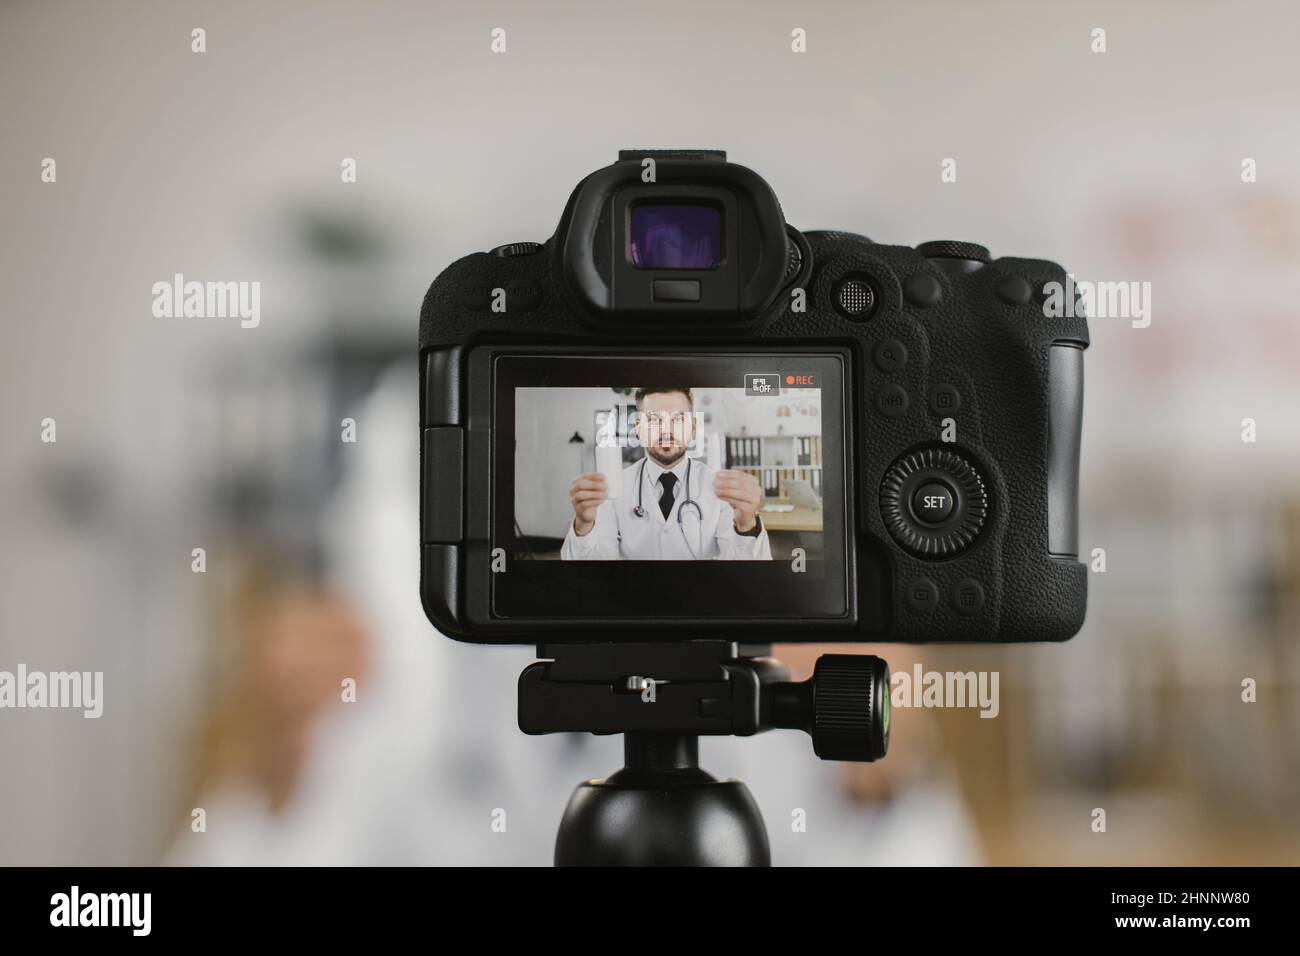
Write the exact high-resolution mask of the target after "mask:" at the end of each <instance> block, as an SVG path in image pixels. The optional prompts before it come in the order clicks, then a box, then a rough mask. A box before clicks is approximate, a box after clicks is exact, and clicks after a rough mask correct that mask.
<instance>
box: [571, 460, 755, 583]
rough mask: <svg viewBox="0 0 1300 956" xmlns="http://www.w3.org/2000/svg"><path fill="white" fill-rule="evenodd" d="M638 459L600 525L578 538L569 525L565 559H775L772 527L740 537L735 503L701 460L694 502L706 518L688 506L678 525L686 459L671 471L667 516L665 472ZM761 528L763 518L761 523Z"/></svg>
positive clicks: (599, 517) (695, 466)
mask: <svg viewBox="0 0 1300 956" xmlns="http://www.w3.org/2000/svg"><path fill="white" fill-rule="evenodd" d="M644 461H645V470H644V475H643V473H642V468H641V465H642V462H640V461H638V462H635V463H634V464H631V465H628V466H627V467H626V468H624V469H623V494H622V496H621V497H618V498H607V499H605V500H604V501H602V502H601V503H600V507H599V508H598V509H597V510H596V524H595V527H593V528H592V529H591V530H590V531H588V532H587V533H586V534H584V535H582V536H581V537H579V536H578V535H577V534H576V533H575V532H574V530H573V522H572V521H570V522H569V531H568V534H566V535H565V537H564V546H563V547H562V548H561V549H560V557H561V558H563V559H564V560H566V561H617V560H626V561H656V560H658V561H692V560H699V561H709V560H714V561H770V560H772V548H771V545H770V544H769V543H768V538H767V529H766V528H761V530H760V531H759V533H758V535H756V536H753V537H750V536H746V535H742V534H739V533H737V531H736V524H735V516H734V514H733V512H732V509H731V505H729V504H727V503H726V502H725V501H723V500H722V499H721V498H719V497H718V496H717V495H716V494H714V493H713V475H714V470H713V469H712V468H710V467H709V466H708V465H707V464H705V462H704V461H703V460H702V459H699V458H695V459H691V461H690V481H691V500H692V501H694V502H696V503H697V504H698V505H699V506H700V512H701V513H702V514H703V520H700V519H697V517H696V511H695V509H694V508H693V507H687V509H686V511H685V512H684V513H683V514H682V522H681V524H678V522H677V515H678V512H679V511H680V510H681V507H682V502H683V501H685V500H686V495H685V491H684V486H685V484H686V476H687V462H686V459H683V460H682V461H680V462H678V463H677V465H676V467H674V468H672V469H671V470H672V472H673V473H674V474H676V475H677V484H676V486H675V487H674V488H673V506H672V510H671V511H669V512H668V517H667V518H665V517H664V514H663V511H662V510H661V509H660V507H659V496H660V494H661V493H662V487H663V486H662V485H660V484H659V476H660V475H661V474H663V471H664V469H662V468H660V467H659V466H658V465H656V464H655V463H654V461H652V460H644ZM638 480H640V481H641V482H642V490H641V498H640V500H641V506H642V507H643V508H644V509H645V515H644V516H643V517H640V518H638V517H637V516H636V514H635V511H634V509H635V508H636V506H637V481H638ZM759 524H760V527H761V525H762V519H759Z"/></svg>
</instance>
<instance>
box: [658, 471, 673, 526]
mask: <svg viewBox="0 0 1300 956" xmlns="http://www.w3.org/2000/svg"><path fill="white" fill-rule="evenodd" d="M659 484H661V485H663V486H664V492H663V494H661V495H660V496H659V510H660V511H662V512H663V513H664V517H665V518H667V517H668V514H669V512H671V511H672V510H673V488H674V486H676V484H677V476H676V475H674V474H673V473H672V472H671V471H665V472H664V473H663V474H662V475H660V476H659Z"/></svg>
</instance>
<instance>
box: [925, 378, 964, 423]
mask: <svg viewBox="0 0 1300 956" xmlns="http://www.w3.org/2000/svg"><path fill="white" fill-rule="evenodd" d="M959 408H961V392H959V391H957V386H956V385H947V384H940V385H931V386H930V411H932V412H934V413H935V414H936V415H951V414H953V413H954V412H955V411H957V409H959Z"/></svg>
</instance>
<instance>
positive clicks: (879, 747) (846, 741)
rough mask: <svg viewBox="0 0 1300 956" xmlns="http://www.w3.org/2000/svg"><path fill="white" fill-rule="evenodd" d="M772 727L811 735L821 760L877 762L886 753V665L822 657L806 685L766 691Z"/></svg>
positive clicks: (865, 659) (855, 657)
mask: <svg viewBox="0 0 1300 956" xmlns="http://www.w3.org/2000/svg"><path fill="white" fill-rule="evenodd" d="M771 707H772V724H773V726H776V727H794V728H798V729H800V730H805V731H807V732H808V733H809V734H810V735H812V741H813V750H814V751H815V752H816V754H817V756H819V757H821V758H822V759H823V760H860V761H871V760H878V759H880V758H881V757H883V756H884V755H885V752H886V751H887V750H888V749H889V665H888V664H886V663H885V662H884V661H883V660H881V659H880V658H879V657H869V656H865V655H858V654H823V655H822V656H821V657H819V658H817V666H816V668H814V670H813V676H812V678H811V679H809V680H806V681H804V682H803V683H801V684H795V683H781V684H775V685H773V687H772V697H771Z"/></svg>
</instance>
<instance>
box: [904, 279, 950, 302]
mask: <svg viewBox="0 0 1300 956" xmlns="http://www.w3.org/2000/svg"><path fill="white" fill-rule="evenodd" d="M903 294H904V295H905V296H907V301H908V302H910V303H912V304H913V305H919V306H922V307H924V308H928V307H930V306H932V305H938V304H939V300H940V299H941V298H943V287H942V286H941V285H939V280H938V279H936V278H935V277H934V276H932V275H930V274H929V273H927V272H918V273H916V275H912V276H908V277H907V281H906V282H904V283H903Z"/></svg>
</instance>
